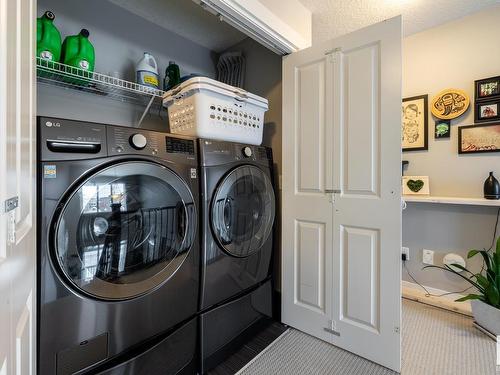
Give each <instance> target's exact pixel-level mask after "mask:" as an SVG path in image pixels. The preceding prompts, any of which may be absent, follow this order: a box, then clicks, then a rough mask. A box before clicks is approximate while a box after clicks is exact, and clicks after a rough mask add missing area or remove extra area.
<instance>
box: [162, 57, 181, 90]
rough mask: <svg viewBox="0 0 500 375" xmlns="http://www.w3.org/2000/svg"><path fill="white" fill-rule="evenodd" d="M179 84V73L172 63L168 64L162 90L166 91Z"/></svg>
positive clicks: (175, 65) (176, 66) (177, 66)
mask: <svg viewBox="0 0 500 375" xmlns="http://www.w3.org/2000/svg"><path fill="white" fill-rule="evenodd" d="M179 83H181V71H180V69H179V65H177V64H176V63H175V62H174V61H170V62H169V63H168V66H167V69H166V70H165V78H164V79H163V90H164V91H167V90H170V89H171V88H173V87H174V86H177V85H178V84H179Z"/></svg>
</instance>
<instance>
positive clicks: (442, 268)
mask: <svg viewBox="0 0 500 375" xmlns="http://www.w3.org/2000/svg"><path fill="white" fill-rule="evenodd" d="M426 268H438V269H440V270H443V271H447V272H451V273H454V274H455V275H457V276H458V277H461V278H462V279H464V280H465V281H467V282H468V283H469V284H471V285H472V286H473V287H475V288H476V289H477V290H479V291H480V292H481V293H483V294H484V293H485V290H484V288H483V287H482V286H481V285H479V284H478V283H476V282H474V281H473V280H471V279H469V278H468V277H465V276H464V275H462V274H460V272H457V271H455V270H453V269H452V268H450V267H449V266H446V268H445V267H441V266H434V265H429V266H425V267H424V268H423V269H426Z"/></svg>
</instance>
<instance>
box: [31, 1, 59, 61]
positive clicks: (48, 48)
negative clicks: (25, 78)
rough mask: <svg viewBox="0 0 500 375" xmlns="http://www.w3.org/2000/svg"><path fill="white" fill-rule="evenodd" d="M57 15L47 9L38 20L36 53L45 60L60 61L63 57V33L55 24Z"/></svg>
mask: <svg viewBox="0 0 500 375" xmlns="http://www.w3.org/2000/svg"><path fill="white" fill-rule="evenodd" d="M55 18H56V16H55V15H54V13H52V12H51V11H49V10H48V11H46V12H45V13H44V14H43V16H41V17H40V18H38V19H37V20H36V55H37V57H40V58H42V59H44V60H48V61H55V62H59V59H60V58H61V34H60V33H59V30H57V28H56V27H55V26H54V19H55Z"/></svg>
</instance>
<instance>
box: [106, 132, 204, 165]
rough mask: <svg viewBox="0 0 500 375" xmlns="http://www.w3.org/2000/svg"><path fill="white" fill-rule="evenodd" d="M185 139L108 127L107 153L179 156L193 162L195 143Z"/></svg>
mask: <svg viewBox="0 0 500 375" xmlns="http://www.w3.org/2000/svg"><path fill="white" fill-rule="evenodd" d="M186 138H187V137H183V136H180V137H179V136H172V135H170V134H168V133H160V132H156V131H150V130H143V129H135V128H127V127H121V126H108V153H109V155H113V154H133V155H150V156H157V157H160V158H164V159H168V158H169V157H172V155H179V157H182V158H185V159H193V160H194V158H195V157H196V152H195V141H194V139H186Z"/></svg>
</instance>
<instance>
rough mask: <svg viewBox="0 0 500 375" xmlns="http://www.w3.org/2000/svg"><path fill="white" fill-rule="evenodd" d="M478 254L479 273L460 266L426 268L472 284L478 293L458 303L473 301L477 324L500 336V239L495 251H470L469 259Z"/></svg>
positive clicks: (463, 298)
mask: <svg viewBox="0 0 500 375" xmlns="http://www.w3.org/2000/svg"><path fill="white" fill-rule="evenodd" d="M478 254H479V255H481V256H482V257H483V267H482V268H481V271H480V272H477V273H474V272H471V271H470V270H468V269H467V268H465V267H463V266H461V265H460V264H452V265H446V264H445V265H444V267H441V266H426V267H424V268H439V269H442V270H444V271H447V272H451V273H453V274H455V275H457V276H459V277H461V278H462V279H465V280H466V281H467V282H468V283H469V284H471V285H472V286H473V287H474V288H475V289H476V291H477V292H476V293H472V294H468V295H466V296H464V297H462V298H459V299H457V300H456V301H457V302H463V301H467V300H471V307H472V315H473V316H474V319H475V320H476V322H477V323H478V324H479V325H480V326H481V327H483V328H485V329H486V330H488V331H489V332H491V333H492V334H494V335H500V237H499V238H498V239H497V242H496V249H495V251H489V250H470V251H469V253H468V254H467V259H470V258H472V257H475V256H476V255H478Z"/></svg>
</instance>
